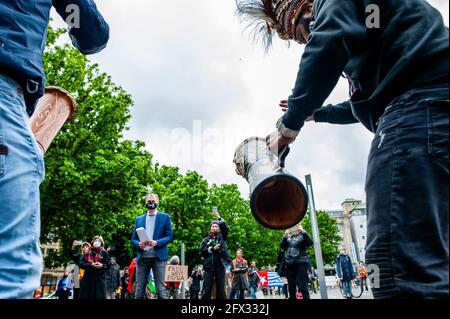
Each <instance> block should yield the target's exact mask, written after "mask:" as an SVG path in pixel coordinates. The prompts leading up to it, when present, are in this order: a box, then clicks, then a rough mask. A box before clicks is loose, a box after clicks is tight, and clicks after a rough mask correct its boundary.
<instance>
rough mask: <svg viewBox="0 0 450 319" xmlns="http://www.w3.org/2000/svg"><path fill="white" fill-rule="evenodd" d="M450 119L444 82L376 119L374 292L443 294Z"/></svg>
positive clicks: (370, 234) (371, 201)
mask: <svg viewBox="0 0 450 319" xmlns="http://www.w3.org/2000/svg"><path fill="white" fill-rule="evenodd" d="M448 127H449V105H448V88H446V89H423V90H413V91H410V92H408V93H407V94H405V95H404V96H403V97H401V98H400V99H399V100H398V101H397V102H396V103H395V104H393V105H391V106H390V107H389V108H388V109H387V110H386V112H385V114H384V115H383V116H382V118H381V120H380V125H379V127H378V131H377V134H376V136H375V139H374V141H373V143H372V148H371V151H370V155H369V163H368V170H367V181H366V192H367V218H368V220H367V222H368V229H367V252H366V262H367V264H368V265H370V267H369V269H375V271H377V272H378V274H377V273H375V274H374V275H373V276H371V277H369V279H371V280H373V279H377V278H376V277H377V276H378V278H379V287H378V288H377V287H374V289H373V294H374V297H375V298H392V297H400V298H402V297H420V298H445V297H448V289H449V277H448V270H449V267H448V265H449V258H448V227H449V225H448V222H449V220H448V213H449V208H448V203H449V202H448V200H449V198H448V195H449V193H448V191H449V189H448V182H449V171H448V164H449V158H448V143H449V137H448ZM375 283H376V282H375Z"/></svg>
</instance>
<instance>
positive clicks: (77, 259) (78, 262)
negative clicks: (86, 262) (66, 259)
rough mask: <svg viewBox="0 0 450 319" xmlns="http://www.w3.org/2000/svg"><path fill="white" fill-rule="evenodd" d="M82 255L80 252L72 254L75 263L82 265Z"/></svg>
mask: <svg viewBox="0 0 450 319" xmlns="http://www.w3.org/2000/svg"><path fill="white" fill-rule="evenodd" d="M81 256H83V255H82V254H80V253H78V254H73V255H72V260H73V262H74V263H75V265H77V266H80V260H81Z"/></svg>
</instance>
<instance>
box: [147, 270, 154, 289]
mask: <svg viewBox="0 0 450 319" xmlns="http://www.w3.org/2000/svg"><path fill="white" fill-rule="evenodd" d="M147 288H148V289H149V290H150V291H151V292H152V294H154V293H155V292H156V287H155V280H154V279H153V271H150V273H149V274H148V283H147Z"/></svg>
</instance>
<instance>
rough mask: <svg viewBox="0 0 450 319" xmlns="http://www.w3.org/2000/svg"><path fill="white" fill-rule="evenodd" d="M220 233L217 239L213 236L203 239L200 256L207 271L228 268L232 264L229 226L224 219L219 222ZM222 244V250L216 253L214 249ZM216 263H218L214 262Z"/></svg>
mask: <svg viewBox="0 0 450 319" xmlns="http://www.w3.org/2000/svg"><path fill="white" fill-rule="evenodd" d="M219 227H220V233H218V234H217V238H216V239H214V238H213V237H212V236H211V235H208V236H207V237H205V239H203V241H202V243H201V245H200V254H201V255H202V257H203V269H204V270H205V271H213V270H214V268H215V267H219V266H220V267H221V266H223V267H225V268H226V267H227V265H228V264H230V263H231V256H230V253H229V252H228V247H227V242H226V240H227V237H228V225H227V224H226V222H225V221H224V220H223V219H220V220H219ZM218 243H220V245H221V246H220V250H218V251H216V250H214V249H213V247H214V246H215V245H216V244H218ZM214 261H216V262H214Z"/></svg>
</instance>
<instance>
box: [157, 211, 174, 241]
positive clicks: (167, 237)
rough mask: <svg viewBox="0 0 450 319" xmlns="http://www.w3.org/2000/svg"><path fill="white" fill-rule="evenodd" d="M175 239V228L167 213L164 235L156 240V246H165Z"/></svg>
mask: <svg viewBox="0 0 450 319" xmlns="http://www.w3.org/2000/svg"><path fill="white" fill-rule="evenodd" d="M172 240H173V228H172V222H171V221H170V217H169V215H167V219H166V223H165V224H164V237H162V238H160V239H158V240H157V241H156V243H157V244H156V247H164V246H167V245H168V244H169V243H171V242H172Z"/></svg>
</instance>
